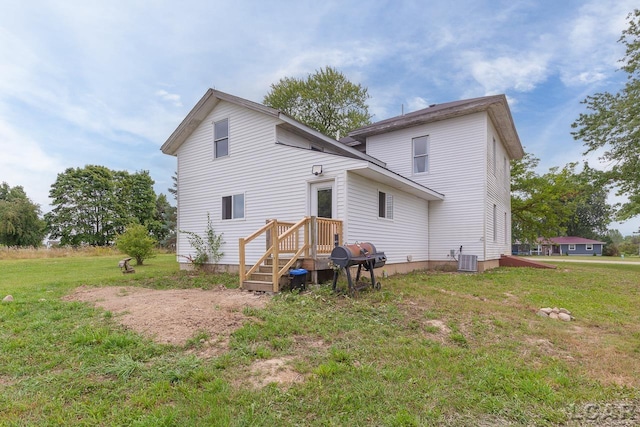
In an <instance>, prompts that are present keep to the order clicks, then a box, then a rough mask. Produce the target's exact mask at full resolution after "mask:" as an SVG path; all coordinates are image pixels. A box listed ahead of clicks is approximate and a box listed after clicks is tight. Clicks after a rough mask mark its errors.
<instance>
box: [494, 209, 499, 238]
mask: <svg viewBox="0 0 640 427" xmlns="http://www.w3.org/2000/svg"><path fill="white" fill-rule="evenodd" d="M497 241H498V206H496V205H493V242H494V243H495V242H497Z"/></svg>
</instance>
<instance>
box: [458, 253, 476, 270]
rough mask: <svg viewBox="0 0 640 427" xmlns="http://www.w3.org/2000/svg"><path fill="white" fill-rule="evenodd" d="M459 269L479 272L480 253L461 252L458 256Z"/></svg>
mask: <svg viewBox="0 0 640 427" xmlns="http://www.w3.org/2000/svg"><path fill="white" fill-rule="evenodd" d="M458 271H465V272H470V273H477V272H478V255H463V254H460V255H459V256H458Z"/></svg>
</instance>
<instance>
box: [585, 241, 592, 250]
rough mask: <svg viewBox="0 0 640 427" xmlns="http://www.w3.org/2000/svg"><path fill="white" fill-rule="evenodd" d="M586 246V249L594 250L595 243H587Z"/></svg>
mask: <svg viewBox="0 0 640 427" xmlns="http://www.w3.org/2000/svg"><path fill="white" fill-rule="evenodd" d="M584 246H585V249H586V250H588V251H592V250H593V244H592V243H587V244H586V245H584Z"/></svg>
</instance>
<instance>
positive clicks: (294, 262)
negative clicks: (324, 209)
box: [238, 217, 342, 292]
mask: <svg viewBox="0 0 640 427" xmlns="http://www.w3.org/2000/svg"><path fill="white" fill-rule="evenodd" d="M262 235H265V242H266V248H265V252H264V254H263V255H262V257H261V258H260V259H259V260H258V261H257V262H256V263H255V264H254V265H253V266H250V267H249V268H248V269H247V265H246V262H245V259H246V249H247V246H248V245H249V244H251V243H252V242H253V241H254V240H255V239H256V238H258V237H259V236H262ZM336 236H337V239H338V242H337V243H338V244H339V245H341V244H342V221H340V220H335V219H329V218H317V217H304V218H303V219H301V220H300V221H298V222H296V223H292V222H284V221H278V220H275V219H272V220H267V221H266V224H265V225H264V226H263V227H262V228H260V229H259V230H257V231H256V232H254V233H253V234H251V235H250V236H248V237H245V238H241V239H240V240H239V242H238V247H239V251H240V265H239V270H240V288H241V289H245V290H253V291H264V292H279V291H280V289H281V288H282V286H284V285H285V284H286V283H287V282H288V280H289V270H290V269H292V268H304V269H305V270H307V271H309V272H311V275H312V280H313V281H315V280H316V279H317V271H319V270H327V269H329V268H330V267H329V254H330V253H331V251H332V250H333V247H334V245H335V243H336V242H335V238H336ZM274 266H277V268H274Z"/></svg>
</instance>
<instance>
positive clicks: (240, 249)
mask: <svg viewBox="0 0 640 427" xmlns="http://www.w3.org/2000/svg"><path fill="white" fill-rule="evenodd" d="M238 252H239V256H240V257H239V260H238V264H239V265H238V267H239V268H238V273H239V274H240V289H242V288H243V285H244V281H245V279H246V277H245V273H246V271H245V269H244V262H245V260H244V239H243V238H242V237H241V238H240V239H239V241H238Z"/></svg>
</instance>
